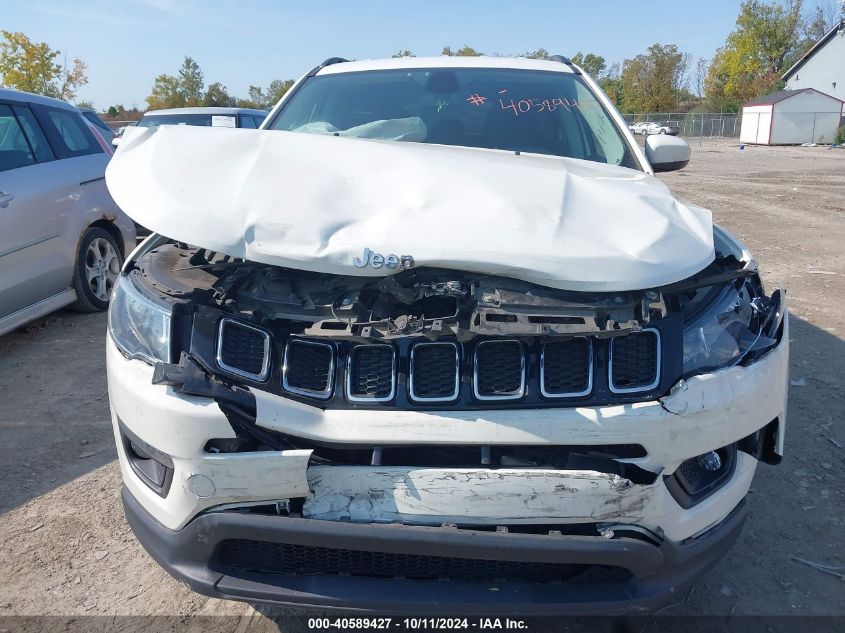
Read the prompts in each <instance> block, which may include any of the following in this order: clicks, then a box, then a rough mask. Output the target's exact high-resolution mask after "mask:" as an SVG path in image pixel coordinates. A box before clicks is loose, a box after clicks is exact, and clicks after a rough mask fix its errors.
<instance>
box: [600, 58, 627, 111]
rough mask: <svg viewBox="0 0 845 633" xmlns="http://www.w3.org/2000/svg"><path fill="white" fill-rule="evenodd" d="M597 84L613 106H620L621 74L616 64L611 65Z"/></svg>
mask: <svg viewBox="0 0 845 633" xmlns="http://www.w3.org/2000/svg"><path fill="white" fill-rule="evenodd" d="M598 83H599V86H601V89H602V90H604V93H605V94H606V95H607V97H608V99H610V100H611V101H612V102H613V104H614V105H616V106H620V105H622V72H621V71H620V69H619V64H618V63H614V64H611V65H610V68H608V69H607V71H605V73H604V74H603V75H602V76H601V77H599V79H598Z"/></svg>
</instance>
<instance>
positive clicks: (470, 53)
mask: <svg viewBox="0 0 845 633" xmlns="http://www.w3.org/2000/svg"><path fill="white" fill-rule="evenodd" d="M440 54H441V55H446V56H447V57H481V56H482V55H484V53H482V52H480V51H477V50H475V49H474V48H473V47H472V46H469V45H467V44H464V46H463V48H459V49H458V50H456V51H452V49H451V47H449V46H444V47H443V51H442V52H441V53H440Z"/></svg>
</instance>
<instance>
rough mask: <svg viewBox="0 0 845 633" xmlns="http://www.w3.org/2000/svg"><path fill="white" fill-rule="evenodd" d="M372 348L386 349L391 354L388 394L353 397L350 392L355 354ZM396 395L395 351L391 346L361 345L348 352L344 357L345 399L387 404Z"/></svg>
mask: <svg viewBox="0 0 845 633" xmlns="http://www.w3.org/2000/svg"><path fill="white" fill-rule="evenodd" d="M374 347H386V348H388V349H390V353H391V374H390V393H389V394H387V395H386V396H367V395H360V394H359V395H355V394H354V393H353V391H352V379H353V374H352V363H353V361H354V359H355V354H356V353H358V352H360V350H362V349H364V348H370V349H371V348H374ZM395 395H396V350H395V349H394V347H393V346H392V345H388V344H386V343H375V344H363V345H356V346H355V347H353V348H352V349H350V350H349V353H348V354H347V357H346V398H347V399H348V400H349V401H350V402H389V401H390V400H393V398H394V396H395Z"/></svg>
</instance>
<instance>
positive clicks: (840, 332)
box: [0, 140, 845, 631]
mask: <svg viewBox="0 0 845 633" xmlns="http://www.w3.org/2000/svg"><path fill="white" fill-rule="evenodd" d="M662 177H663V179H664V180H665V181H666V183H667V184H668V185H669V186H670V187H672V188H673V189H674V190H675V191H676V192H677V193H678V194H679V195H681V196H683V197H684V198H687V199H689V200H690V201H692V202H695V203H697V204H700V205H702V206H705V207H709V208H711V209H712V210H713V212H714V215H715V218H716V220H717V221H718V222H719V223H721V224H723V225H724V226H725V227H727V228H728V229H729V230H731V231H732V232H734V233H735V234H736V235H738V236H739V237H741V238H742V239H743V240H744V241H745V242H746V244H747V245H748V246H749V247H750V249H751V250H752V251H753V252H754V253H755V255H756V256H757V258H758V261H759V263H760V266H761V268H762V272H763V274H764V278H765V280H766V283H767V286H768V287H769V288H770V289H771V288H774V287H776V286H784V287H786V288H787V289H788V295H787V296H788V301H789V305H790V309H791V315H792V321H791V325H792V331H791V339H792V361H791V362H792V376H791V380H792V385H793V386H792V387H791V392H790V400H789V427H788V433H787V443H786V449H787V455H786V458H785V459H784V461H783V463H782V464H781V465H780V466H778V467H770V466H765V465H761V466H760V467H759V469H758V474H757V479H756V480H755V483H754V487H753V490H752V493H751V495H750V497H749V502H750V506H751V517H750V520H749V522H748V523H747V525H746V528H745V530H744V532H743V534H742V536H741V538H740V540H739V542H738V543H737V545H736V546H735V547H734V549H733V550H732V551H731V553H730V554H729V555H728V556H727V557H726V558H725V559H724V560H722V561H721V563H719V565H718V566H717V567H716V568H714V569H713V570H712V571H711V572H710V573H709V574H708V575H707V576H706V577H704V578H702V579H701V581H700V582H699V583H698V584H697V585H696V586H695V587H694V588H693V590H692V592H691V593H690V594H689V595H687V596H685V597H684V599H683V600H682V601H681V602H679V603H678V604H676V605H673V606H671V607H669V608H667V609H666V610H664V611H663V613H665V614H674V615H679V614H714V615H725V616H727V615H744V614H769V615H780V614H792V615H829V614H838V615H845V591H843V587H845V585H843V583H842V582H841V581H840V580H839V579H838V578H836V577H834V576H832V575H827V574H825V573H823V572H821V571H819V570H817V569H815V568H811V567H810V566H807V565H805V564H802V563H799V562H797V561H795V560H792V559H791V558H790V557H791V556H797V557H800V558H803V559H806V560H809V561H814V562H817V563H822V564H826V565H838V566H842V565H845V553H843V548H842V540H841V533H842V530H843V528H845V525H843V523H845V492H844V491H845V487H843V485H842V480H841V479H840V477H839V475H838V474H837V473H839V472H840V471H842V470H843V468H845V429H843V419H845V381H843V376H845V317H843V308H845V283H844V282H845V247H843V244H845V151H843V150H829V149H827V148H821V147H818V148H802V147H795V148H769V147H747V148H745V149H744V150H740V149H739V148H738V147H737V145H736V143H735V142H730V141H723V140H705V141H703V143H701V144H699V142H698V141H697V140H696V141H694V142H693V159H692V162H691V164H690V165H689V167H688V168H687V169H685V170H683V171H681V172H676V173H670V174H666V175H664V176H662ZM105 328H106V318H105V316H104V315H79V314H74V313H71V312H61V313H58V314H56V315H53V316H51V317H49V318H48V319H46V320H42V321H40V322H37V323H35V324H32V325H30V326H29V327H27V328H26V329H23V330H20V331H18V332H16V333H13V334H10V335H7V336H5V337H2V338H0V403H2V408H0V579H2V581H0V616H4V615H6V616H8V615H42V614H48V615H56V616H63V617H62V618H61V619H60V620H57V621H56V625H57V626H58V630H61V626H59V624H60V623H62V622H65V621H74V620H75V619H77V618H78V617H79V616H87V615H108V616H115V615H118V616H119V615H134V614H144V615H171V616H180V619H170V620H167V621H166V622H167V623H169V624H168V626H170V625H172V626H174V627H177V625H178V624H179V623H182V624H184V623H185V621H186V620H185V619H184V616H188V615H198V614H199V615H221V614H229V615H233V616H239V619H238V618H216V619H213V620H208V621H204V625H203V627H202V630H231V631H235V630H237V631H244V630H246V629H247V628H248V629H249V630H250V631H255V630H278V629H282V630H285V631H287V630H289V628H290V627H288V626H286V619H285V617H284V615H282V616H281V619H279V614H278V613H277V612H274V611H271V610H267V611H266V613H269V615H271V616H273V617H274V618H275V619H276V622H271V621H269V620H267V619H266V618H264V617H263V616H259V617H251V616H254V615H255V613H256V612H255V611H254V610H253V609H252V607H250V606H248V605H245V604H241V603H233V602H225V601H219V600H209V599H207V598H205V597H203V596H199V595H197V594H193V593H191V592H190V591H189V590H187V589H186V588H185V587H183V586H181V585H180V584H179V583H177V582H176V581H174V580H173V579H171V578H170V577H169V576H167V574H166V573H165V572H163V571H162V570H161V569H160V568H159V567H158V566H157V565H156V564H155V563H153V561H152V560H151V559H150V558H149V557H148V556H147V555H146V553H145V552H144V551H143V549H142V548H141V547H140V545H138V543H137V542H136V541H135V540H134V538H133V536H132V534H131V532H130V531H129V528H128V527H127V525H126V523H125V521H124V518H123V513H122V509H121V507H120V500H119V491H120V485H121V482H120V473H119V469H118V467H117V463H116V461H115V459H116V456H115V450H114V439H113V437H112V434H111V427H110V424H109V416H108V396H107V391H106V378H105V359H104V349H103V342H104V336H105ZM262 611H264V610H262ZM432 615H435V614H432ZM117 622H120V620H118V621H117ZM0 623H1V622H0ZM113 624H114V623H113ZM0 628H2V627H0ZM118 628H119V627H118Z"/></svg>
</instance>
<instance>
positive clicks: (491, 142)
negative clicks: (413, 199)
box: [270, 68, 639, 169]
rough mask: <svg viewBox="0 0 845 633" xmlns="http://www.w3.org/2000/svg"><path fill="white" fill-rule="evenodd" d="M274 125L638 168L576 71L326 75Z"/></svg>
mask: <svg viewBox="0 0 845 633" xmlns="http://www.w3.org/2000/svg"><path fill="white" fill-rule="evenodd" d="M270 128H271V129H275V130H288V131H293V132H308V133H317V134H336V135H339V136H355V137H359V138H361V137H363V138H377V139H383V140H395V141H412V142H421V143H435V144H441V145H459V146H464V147H479V148H487V149H501V150H510V151H521V152H533V153H539V154H550V155H553V156H565V157H570V158H579V159H585V160H591V161H595V162H600V163H607V164H611V165H621V166H624V167H632V168H634V169H638V168H639V165H638V163H637V161H636V159H635V158H634V156H633V154H632V152H631V149H630V148H629V147H628V145H627V143H626V141H625V139H624V138H623V137H622V135H621V131H620V130H619V128H618V126H617V124H616V123H615V122H614V121H613V119H611V117H610V115H609V113H608V112H607V111H606V110H605V108H604V106H603V105H602V104H601V102H600V101H599V100H598V98H597V97H596V95H594V94H593V93H592V91H591V90H590V88H589V87H588V86H587V84H586V83H584V81H583V80H582V79H581V77H579V76H578V75H575V74H572V73H562V72H549V71H533V70H531V71H529V70H513V69H502V68H454V69H453V68H448V69H444V68H421V69H413V70H376V71H363V72H350V73H337V74H329V75H322V76H320V75H318V76H316V77H313V78H311V79H308V80H307V81H306V82H305V83H303V84H302V87H301V88H299V89H298V90H297V91H296V92H294V93H293V95H291V96H290V97H289V98H288V100H287V101H286V102H285V105H284V107H283V108H282V110H281V111H280V112H279V113H278V114H277V115H276V117H275V119H274V120H273V121H272V122H271V124H270Z"/></svg>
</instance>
